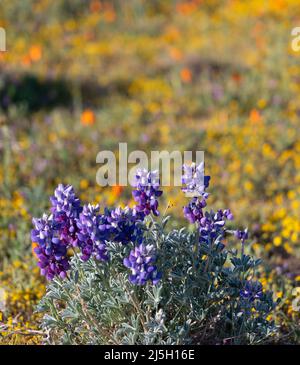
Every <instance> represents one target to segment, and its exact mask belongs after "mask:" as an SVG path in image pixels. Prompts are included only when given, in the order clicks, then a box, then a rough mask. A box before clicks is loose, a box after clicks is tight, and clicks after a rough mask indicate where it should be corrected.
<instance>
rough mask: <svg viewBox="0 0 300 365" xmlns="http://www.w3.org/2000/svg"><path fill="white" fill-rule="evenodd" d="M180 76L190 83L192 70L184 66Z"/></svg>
mask: <svg viewBox="0 0 300 365" xmlns="http://www.w3.org/2000/svg"><path fill="white" fill-rule="evenodd" d="M180 77H181V80H182V81H183V82H185V83H189V82H191V81H192V72H191V71H190V69H188V68H183V69H182V70H181V71H180Z"/></svg>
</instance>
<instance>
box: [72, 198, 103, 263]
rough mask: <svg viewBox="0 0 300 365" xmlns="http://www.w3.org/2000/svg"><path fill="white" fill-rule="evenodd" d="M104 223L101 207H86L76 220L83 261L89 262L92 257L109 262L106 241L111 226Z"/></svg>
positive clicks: (89, 205)
mask: <svg viewBox="0 0 300 365" xmlns="http://www.w3.org/2000/svg"><path fill="white" fill-rule="evenodd" d="M103 221H104V220H103V217H102V216H101V215H100V214H99V205H91V204H88V205H85V206H84V207H83V210H82V212H81V213H80V214H79V218H78V219H77V220H76V224H77V227H78V232H77V233H76V237H77V240H78V246H79V248H80V250H81V259H82V260H83V261H87V260H88V259H89V258H90V257H91V256H92V255H93V256H94V257H95V258H96V259H97V260H102V261H107V260H108V255H107V251H106V242H105V240H106V239H108V235H109V232H110V225H109V224H107V225H104V224H103V223H104V222H103ZM104 226H105V227H104Z"/></svg>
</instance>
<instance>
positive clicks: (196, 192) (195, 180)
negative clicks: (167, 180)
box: [182, 162, 210, 197]
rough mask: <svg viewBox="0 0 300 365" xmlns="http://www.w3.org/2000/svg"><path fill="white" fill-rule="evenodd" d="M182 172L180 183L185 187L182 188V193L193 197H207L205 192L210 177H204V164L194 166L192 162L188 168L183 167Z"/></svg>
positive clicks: (186, 166)
mask: <svg viewBox="0 0 300 365" xmlns="http://www.w3.org/2000/svg"><path fill="white" fill-rule="evenodd" d="M183 170H184V174H183V176H182V183H183V184H184V185H185V187H183V188H182V191H183V192H185V193H188V194H191V195H193V196H203V195H205V196H206V197H207V193H205V190H206V189H207V188H208V185H209V181H210V176H205V175H204V163H203V162H201V163H200V164H199V165H196V164H195V163H194V162H193V163H192V164H191V165H190V166H188V165H183Z"/></svg>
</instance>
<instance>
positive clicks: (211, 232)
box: [198, 209, 233, 244]
mask: <svg viewBox="0 0 300 365" xmlns="http://www.w3.org/2000/svg"><path fill="white" fill-rule="evenodd" d="M232 219H233V215H232V214H231V212H230V210H228V209H226V210H221V209H220V210H218V211H217V212H216V213H215V212H213V211H210V212H205V214H204V216H203V218H201V219H200V221H199V223H198V228H199V233H200V237H199V240H200V243H201V242H203V243H207V244H209V243H210V242H212V241H213V240H214V239H216V238H217V237H222V238H223V237H224V235H225V231H226V229H225V224H226V221H227V220H232Z"/></svg>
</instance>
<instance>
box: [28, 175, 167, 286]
mask: <svg viewBox="0 0 300 365" xmlns="http://www.w3.org/2000/svg"><path fill="white" fill-rule="evenodd" d="M161 194H162V192H161V191H160V190H159V181H158V180H157V174H156V173H151V172H145V171H141V172H138V173H137V183H136V190H135V191H134V196H135V197H136V200H137V201H138V203H139V204H138V205H137V206H136V207H134V208H133V209H131V208H129V207H126V208H124V209H122V208H120V207H119V208H115V209H113V210H109V209H107V208H105V210H104V213H103V214H100V212H99V206H98V205H91V204H88V205H85V206H84V207H82V206H81V203H80V200H79V199H78V198H77V197H76V195H75V193H74V190H73V187H72V186H70V185H67V186H64V185H62V184H60V185H58V187H57V188H56V189H55V192H54V195H53V196H52V197H51V198H50V202H51V213H52V214H51V215H50V216H47V215H43V217H42V218H40V219H36V218H34V219H33V225H34V229H33V230H32V233H31V237H32V241H33V242H35V243H37V247H36V248H35V253H36V255H37V257H38V265H39V267H40V268H41V274H42V275H44V276H46V277H47V279H49V280H52V279H53V278H54V276H56V275H58V276H61V277H65V276H66V271H67V270H68V269H69V266H70V265H69V257H68V254H67V253H68V249H69V248H70V247H75V248H76V247H77V248H78V249H79V250H80V253H81V259H82V260H83V261H87V260H88V259H89V258H90V257H92V256H93V257H95V259H97V260H101V261H108V259H109V257H108V253H107V242H108V241H114V242H119V243H121V244H124V245H125V244H128V243H129V242H131V243H133V244H134V245H136V244H137V245H139V244H141V242H142V231H141V228H140V224H139V223H140V222H141V221H143V219H144V218H145V216H146V215H148V214H150V213H151V212H152V213H153V214H155V215H158V211H157V207H158V202H157V200H156V198H157V197H158V196H160V195H161Z"/></svg>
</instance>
